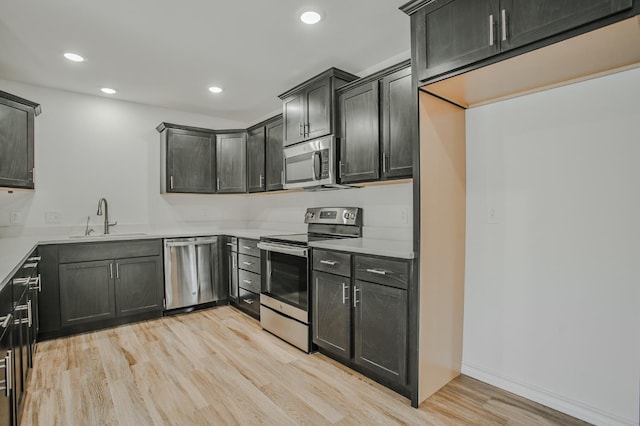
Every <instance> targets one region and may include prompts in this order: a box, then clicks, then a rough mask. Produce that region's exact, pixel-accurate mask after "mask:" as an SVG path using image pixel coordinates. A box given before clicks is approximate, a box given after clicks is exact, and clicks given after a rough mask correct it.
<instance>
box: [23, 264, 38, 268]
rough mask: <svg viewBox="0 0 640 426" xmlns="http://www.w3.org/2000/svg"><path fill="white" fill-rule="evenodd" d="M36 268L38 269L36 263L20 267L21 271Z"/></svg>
mask: <svg viewBox="0 0 640 426" xmlns="http://www.w3.org/2000/svg"><path fill="white" fill-rule="evenodd" d="M37 267H38V262H32V263H25V264H24V265H22V269H29V268H37Z"/></svg>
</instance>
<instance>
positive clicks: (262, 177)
mask: <svg viewBox="0 0 640 426" xmlns="http://www.w3.org/2000/svg"><path fill="white" fill-rule="evenodd" d="M263 186H264V176H262V175H260V188H262V187H263Z"/></svg>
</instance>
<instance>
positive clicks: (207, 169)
mask: <svg viewBox="0 0 640 426" xmlns="http://www.w3.org/2000/svg"><path fill="white" fill-rule="evenodd" d="M156 130H157V131H158V132H160V138H161V166H160V171H161V173H160V175H161V179H160V192H162V193H172V192H173V193H185V192H186V193H205V194H206V193H213V192H215V191H216V145H215V131H213V130H210V129H201V128H196V127H187V126H180V125H177V124H171V123H161V124H160V125H159V126H158V127H157V128H156Z"/></svg>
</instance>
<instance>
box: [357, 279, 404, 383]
mask: <svg viewBox="0 0 640 426" xmlns="http://www.w3.org/2000/svg"><path fill="white" fill-rule="evenodd" d="M354 298H355V299H354V305H355V308H354V327H353V330H354V339H353V340H354V355H353V359H354V362H355V363H356V364H358V365H360V366H362V367H364V368H366V369H369V370H373V371H375V372H376V374H379V375H382V376H384V377H386V378H388V379H390V380H392V381H393V382H396V383H400V384H405V383H406V381H407V325H408V311H407V291H406V290H402V289H398V288H394V287H388V286H385V285H381V284H375V283H371V282H365V281H356V282H355V284H354Z"/></svg>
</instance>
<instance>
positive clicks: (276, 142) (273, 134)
mask: <svg viewBox="0 0 640 426" xmlns="http://www.w3.org/2000/svg"><path fill="white" fill-rule="evenodd" d="M283 127H284V126H283V121H282V117H278V118H277V119H275V120H274V121H272V122H270V123H268V124H267V125H266V126H265V137H266V147H267V152H266V168H267V170H266V172H267V173H266V181H267V182H266V190H267V191H277V190H280V189H283V183H284V182H282V176H283V173H282V171H283V167H284V163H283V157H282V149H283V144H282V139H283V136H284V134H283Z"/></svg>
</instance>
